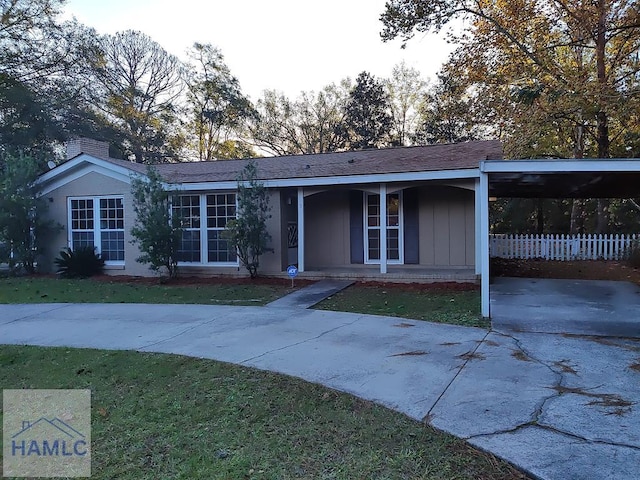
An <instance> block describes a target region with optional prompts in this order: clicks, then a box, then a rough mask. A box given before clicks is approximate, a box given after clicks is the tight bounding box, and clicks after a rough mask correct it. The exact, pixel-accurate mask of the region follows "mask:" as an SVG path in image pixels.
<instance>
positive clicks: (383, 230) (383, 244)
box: [380, 183, 387, 273]
mask: <svg viewBox="0 0 640 480" xmlns="http://www.w3.org/2000/svg"><path fill="white" fill-rule="evenodd" d="M380 273H387V184H386V183H381V184H380Z"/></svg>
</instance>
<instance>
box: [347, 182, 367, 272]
mask: <svg viewBox="0 0 640 480" xmlns="http://www.w3.org/2000/svg"><path fill="white" fill-rule="evenodd" d="M362 197H363V196H362V192H361V191H359V190H352V191H351V192H349V204H350V212H349V224H350V235H349V237H350V241H351V263H364V224H363V215H364V211H363V210H362V209H363V201H362Z"/></svg>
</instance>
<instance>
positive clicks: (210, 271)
mask: <svg viewBox="0 0 640 480" xmlns="http://www.w3.org/2000/svg"><path fill="white" fill-rule="evenodd" d="M184 193H185V194H186V193H190V192H187V191H184ZM193 193H194V194H195V193H204V192H193ZM105 195H120V196H122V197H123V198H124V228H125V236H124V239H125V265H124V267H122V266H107V267H106V273H108V274H112V275H135V276H153V275H156V273H155V272H153V271H151V270H150V269H149V267H148V266H147V265H143V264H140V263H138V262H136V258H138V257H139V256H140V252H139V250H138V248H137V246H136V245H135V244H132V243H131V240H132V239H133V238H132V237H131V233H130V232H131V227H132V226H133V224H134V222H135V214H134V210H133V196H132V194H131V186H130V185H129V184H128V183H126V182H122V181H120V180H115V179H113V178H110V177H108V176H105V175H102V174H99V173H96V172H89V173H87V174H86V175H83V176H82V177H80V178H78V179H76V180H74V181H72V182H69V183H68V184H66V185H64V186H62V187H59V188H57V189H55V190H53V191H51V192H49V193H47V194H46V195H45V198H46V199H52V201H51V200H48V201H49V211H48V217H49V218H51V219H52V220H54V221H55V222H57V223H59V224H60V225H61V226H62V229H60V230H59V231H57V232H56V233H55V234H53V235H51V236H50V238H48V239H47V241H46V245H47V249H46V251H45V255H44V256H43V258H42V262H41V269H42V271H45V272H54V271H55V266H54V264H53V260H54V258H55V257H57V256H58V253H59V252H60V250H62V249H63V248H65V247H67V246H68V225H67V221H68V201H67V200H68V198H69V197H83V196H105ZM269 200H270V205H271V218H270V219H269V220H268V221H267V228H268V229H269V232H270V234H271V236H272V240H271V244H270V245H271V247H272V248H273V249H274V251H273V252H269V253H266V254H265V255H263V257H262V258H261V268H260V272H261V273H279V272H281V271H282V268H281V233H280V194H279V193H278V192H274V191H270V192H269ZM179 268H180V273H181V275H218V274H235V275H237V274H240V275H244V274H247V275H248V273H246V270H245V269H244V268H243V267H228V266H227V267H220V266H216V265H193V266H192V265H188V264H185V265H181V266H180V267H179Z"/></svg>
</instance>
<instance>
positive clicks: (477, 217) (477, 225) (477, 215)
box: [474, 178, 482, 275]
mask: <svg viewBox="0 0 640 480" xmlns="http://www.w3.org/2000/svg"><path fill="white" fill-rule="evenodd" d="M474 191H475V194H476V199H475V208H476V213H475V261H474V263H475V268H476V275H480V274H481V273H482V268H481V264H482V257H481V255H480V253H481V252H480V251H481V249H482V244H481V242H480V237H481V233H480V211H481V208H480V203H481V199H480V179H479V178H478V179H476V185H475V190H474Z"/></svg>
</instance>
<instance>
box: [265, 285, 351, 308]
mask: <svg viewBox="0 0 640 480" xmlns="http://www.w3.org/2000/svg"><path fill="white" fill-rule="evenodd" d="M349 285H353V280H320V281H319V282H315V283H312V284H311V285H309V286H308V287H304V288H301V289H300V290H296V291H295V292H293V293H290V294H289V295H285V296H284V297H280V298H278V299H277V300H274V301H273V302H271V303H269V304H267V307H272V308H273V307H275V308H294V309H296V308H311V307H313V306H314V305H315V304H316V303H320V302H321V301H322V300H324V299H325V298H328V297H330V296H331V295H333V294H334V293H338V292H339V291H340V290H344V289H345V288H347V287H348V286H349Z"/></svg>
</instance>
